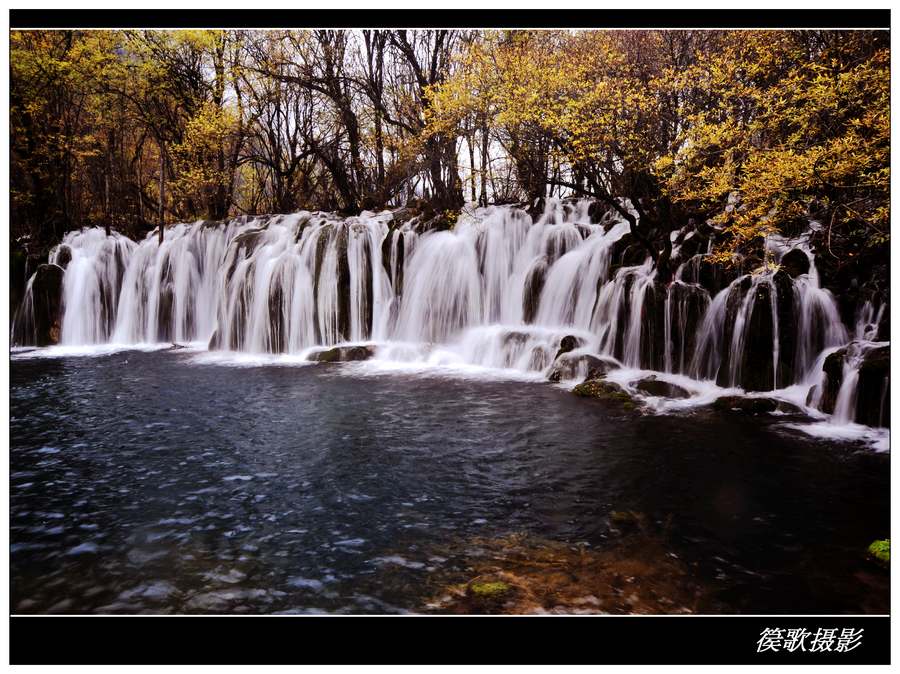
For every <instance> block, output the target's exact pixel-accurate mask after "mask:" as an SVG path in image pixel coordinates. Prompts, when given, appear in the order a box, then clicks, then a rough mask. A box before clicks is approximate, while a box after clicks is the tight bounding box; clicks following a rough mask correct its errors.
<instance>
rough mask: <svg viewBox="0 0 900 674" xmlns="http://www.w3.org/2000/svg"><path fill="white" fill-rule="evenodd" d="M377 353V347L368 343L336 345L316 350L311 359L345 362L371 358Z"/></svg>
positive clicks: (324, 361) (322, 361)
mask: <svg viewBox="0 0 900 674" xmlns="http://www.w3.org/2000/svg"><path fill="white" fill-rule="evenodd" d="M374 355H375V347H374V346H367V345H356V346H336V347H334V348H332V349H327V350H326V351H316V352H315V353H311V354H310V355H309V360H312V361H315V362H317V363H345V362H349V361H359V360H369V358H371V357H372V356H374Z"/></svg>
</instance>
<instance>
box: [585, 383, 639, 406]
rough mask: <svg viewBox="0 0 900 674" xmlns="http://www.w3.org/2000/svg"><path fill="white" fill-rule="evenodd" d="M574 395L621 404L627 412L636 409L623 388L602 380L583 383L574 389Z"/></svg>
mask: <svg viewBox="0 0 900 674" xmlns="http://www.w3.org/2000/svg"><path fill="white" fill-rule="evenodd" d="M572 393H574V394H575V395H577V396H582V397H584V398H597V399H598V400H608V401H610V402H615V403H620V404H621V405H622V407H623V408H624V409H627V410H633V409H634V408H635V405H634V401H633V400H632V399H631V396H630V395H628V393H626V392H625V391H624V390H623V389H622V387H621V386H619V385H618V384H614V383H612V382H609V381H603V380H601V379H590V380H588V381H586V382H582V383H581V384H578V385H577V386H576V387H575V388H574V389H572Z"/></svg>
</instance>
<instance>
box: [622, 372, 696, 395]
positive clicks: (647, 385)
mask: <svg viewBox="0 0 900 674" xmlns="http://www.w3.org/2000/svg"><path fill="white" fill-rule="evenodd" d="M635 388H637V390H638V391H640V392H641V393H646V394H647V395H649V396H659V397H662V398H690V397H691V394H690V393H688V392H687V391H686V390H685V389H683V388H681V387H680V386H678V385H677V384H671V383H669V382H667V381H662V380H661V379H657V378H656V376H654V375H651V376H649V377H646V378H645V379H641V380H640V381H639V382H638V383H637V384H636V385H635Z"/></svg>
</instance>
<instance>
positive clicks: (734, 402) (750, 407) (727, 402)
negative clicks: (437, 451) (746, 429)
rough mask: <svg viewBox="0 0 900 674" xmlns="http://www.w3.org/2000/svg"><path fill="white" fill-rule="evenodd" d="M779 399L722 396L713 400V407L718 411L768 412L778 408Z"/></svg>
mask: <svg viewBox="0 0 900 674" xmlns="http://www.w3.org/2000/svg"><path fill="white" fill-rule="evenodd" d="M778 403H779V401H777V400H775V399H774V398H745V397H743V396H722V397H721V398H716V400H715V402H713V408H714V409H716V410H719V411H720V412H743V413H745V414H770V413H771V412H774V411H776V410H777V409H778Z"/></svg>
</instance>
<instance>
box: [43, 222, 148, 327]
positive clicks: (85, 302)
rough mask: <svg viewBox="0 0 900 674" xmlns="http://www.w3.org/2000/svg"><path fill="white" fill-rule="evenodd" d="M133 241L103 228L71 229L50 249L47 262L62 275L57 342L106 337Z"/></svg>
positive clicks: (115, 313) (130, 254) (113, 320)
mask: <svg viewBox="0 0 900 674" xmlns="http://www.w3.org/2000/svg"><path fill="white" fill-rule="evenodd" d="M135 247H136V246H135V244H134V242H132V241H131V240H130V239H128V238H126V237H124V236H122V235H121V234H118V233H116V232H113V233H112V234H111V235H110V236H106V232H105V231H104V230H102V229H83V230H81V231H78V232H70V233H69V234H67V235H66V236H65V238H63V241H62V243H61V244H60V245H59V246H57V247H56V248H54V249H53V250H52V251H51V252H50V264H56V265H58V266H60V267H62V268H64V269H65V274H64V275H63V290H62V310H63V311H64V313H65V317H66V319H65V320H64V321H63V322H62V331H61V334H60V340H59V341H60V343H62V344H99V343H102V342H106V341H108V340H109V337H110V335H111V334H112V332H113V329H114V327H115V324H116V317H117V308H118V299H119V292H120V290H121V288H122V282H123V278H124V276H125V273H126V268H127V267H128V265H129V263H130V261H131V257H132V255H133V253H134V249H135Z"/></svg>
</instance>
